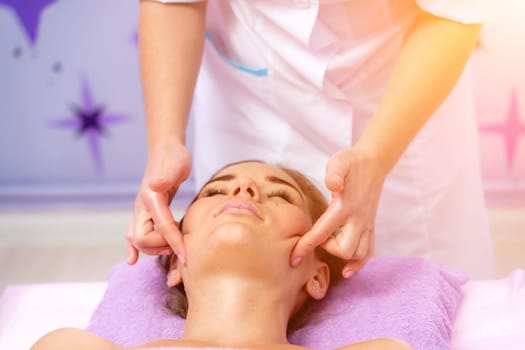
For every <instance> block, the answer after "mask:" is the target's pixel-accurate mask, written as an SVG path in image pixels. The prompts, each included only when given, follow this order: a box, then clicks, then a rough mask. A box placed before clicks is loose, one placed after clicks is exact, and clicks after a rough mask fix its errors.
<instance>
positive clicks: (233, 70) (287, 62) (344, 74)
mask: <svg viewBox="0 0 525 350" xmlns="http://www.w3.org/2000/svg"><path fill="white" fill-rule="evenodd" d="M168 2H173V1H169V0H168ZM490 2H491V1H490V0H489V1H485V0H478V1H472V0H418V1H417V2H416V1H413V0H347V1H334V0H326V1H323V0H321V1H314V0H311V1H309V0H304V1H303V0H295V1H291V0H290V1H286V0H250V1H246V0H230V1H225V0H212V1H209V2H208V12H207V28H206V29H207V42H206V45H205V53H204V57H203V62H202V67H201V72H200V75H199V81H198V84H197V88H196V94H195V100H194V106H193V113H194V117H195V120H194V122H195V125H194V126H195V135H194V137H195V139H194V140H195V148H194V171H195V173H194V174H195V176H196V184H197V186H200V185H202V184H203V182H204V181H206V180H207V179H208V178H209V176H210V175H211V174H212V173H213V172H214V171H216V170H217V169H218V168H220V167H222V166H223V165H225V164H227V163H230V162H234V161H239V160H244V159H261V160H266V161H269V162H272V163H278V164H283V165H286V166H289V167H293V168H296V169H298V170H301V171H303V172H304V173H305V174H307V175H309V176H310V177H312V178H313V179H314V181H315V182H317V184H318V185H320V187H322V188H324V175H325V166H326V163H327V160H328V158H329V157H330V156H331V155H332V154H333V153H335V152H336V151H338V150H340V149H344V148H349V147H351V146H352V144H354V143H355V142H356V141H357V140H358V139H359V137H360V135H361V133H362V132H363V130H364V128H365V127H366V125H367V122H368V120H369V119H370V117H371V116H372V113H373V112H374V111H375V109H376V107H377V106H378V104H379V102H380V100H381V98H382V95H383V92H384V89H385V86H386V82H387V79H388V77H389V75H390V73H391V71H392V68H393V65H394V62H395V60H396V58H397V56H398V54H399V52H400V50H401V48H402V46H403V43H404V41H405V39H406V37H407V35H408V31H409V29H410V27H411V25H412V24H413V23H414V20H415V17H416V14H417V12H418V11H419V8H421V9H423V10H425V11H428V12H431V13H433V14H435V15H439V16H443V17H447V18H450V19H453V20H457V21H461V22H464V23H476V22H482V21H483V20H484V18H485V16H486V14H487V12H488V11H489V10H490V9H489V7H490ZM478 158H479V155H478V141H477V129H476V122H475V116H474V105H473V96H472V88H471V80H470V70H469V68H468V66H467V69H465V71H464V73H463V75H462V76H461V78H460V79H459V82H458V83H457V85H456V87H455V88H454V90H453V91H452V93H451V94H450V95H449V97H448V98H447V100H446V101H445V102H444V103H443V105H442V106H441V107H440V108H439V109H438V110H437V111H436V113H435V115H434V116H433V117H432V118H431V119H430V120H429V121H428V123H427V124H426V125H425V126H424V127H423V129H422V130H421V131H420V132H419V134H418V135H417V136H416V138H415V139H414V140H413V141H412V143H411V145H410V146H409V147H408V149H407V151H406V152H405V153H404V154H403V156H402V158H401V159H400V161H399V162H398V163H397V165H396V166H395V167H394V169H393V170H392V171H391V173H390V174H389V176H388V178H387V180H386V181H385V184H384V189H383V192H382V196H381V200H380V205H379V209H378V213H377V219H376V247H375V253H376V254H377V255H419V256H424V257H427V258H430V259H432V260H434V261H437V262H440V263H443V264H447V265H451V266H454V267H457V268H461V269H463V270H465V271H467V272H469V273H470V274H471V277H473V278H490V277H492V274H493V256H492V248H491V242H490V235H489V229H488V222H487V215H486V209H485V203H484V198H483V192H482V184H481V179H480V169H479V163H478V162H479V161H478ZM325 191H326V189H325Z"/></svg>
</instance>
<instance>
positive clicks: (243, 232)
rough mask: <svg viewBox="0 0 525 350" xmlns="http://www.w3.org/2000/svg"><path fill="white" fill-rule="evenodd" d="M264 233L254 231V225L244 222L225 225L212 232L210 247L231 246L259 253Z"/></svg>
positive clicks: (209, 241)
mask: <svg viewBox="0 0 525 350" xmlns="http://www.w3.org/2000/svg"><path fill="white" fill-rule="evenodd" d="M262 236H263V235H262V233H260V232H257V231H256V230H254V229H253V225H250V224H249V223H245V222H242V221H238V222H228V223H223V224H221V225H220V226H218V227H217V228H216V229H215V230H213V231H212V233H211V235H210V236H209V238H208V244H209V245H217V246H220V247H222V248H227V247H228V246H231V247H233V248H236V249H240V250H248V251H253V250H255V251H257V250H258V249H259V248H260V245H261V243H263V242H262V241H261V238H263V237H262Z"/></svg>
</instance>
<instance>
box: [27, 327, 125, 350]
mask: <svg viewBox="0 0 525 350" xmlns="http://www.w3.org/2000/svg"><path fill="white" fill-rule="evenodd" d="M48 349H49V350H66V349H67V350H70V349H75V350H88V349H90V350H93V349H97V350H122V349H124V348H123V347H121V346H119V345H117V344H115V343H112V342H110V341H109V340H106V339H104V338H101V337H99V336H96V335H94V334H92V333H89V332H86V331H85V330H82V329H78V328H60V329H57V330H54V331H52V332H49V333H47V334H46V335H44V336H43V337H42V338H40V339H39V340H38V341H37V342H36V343H35V344H34V345H33V346H32V347H31V350H48Z"/></svg>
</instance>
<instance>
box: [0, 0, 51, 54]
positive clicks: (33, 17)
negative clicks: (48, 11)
mask: <svg viewBox="0 0 525 350" xmlns="http://www.w3.org/2000/svg"><path fill="white" fill-rule="evenodd" d="M54 2H56V0H0V5H2V4H3V5H5V6H8V7H11V8H12V9H13V11H15V13H16V16H17V17H18V20H19V21H20V24H21V25H22V27H23V28H24V30H25V32H26V34H27V36H28V37H29V40H30V41H31V45H34V44H35V42H36V36H37V32H38V26H39V23H40V16H41V14H42V11H43V10H44V9H45V8H46V7H48V6H49V5H51V4H52V3H54Z"/></svg>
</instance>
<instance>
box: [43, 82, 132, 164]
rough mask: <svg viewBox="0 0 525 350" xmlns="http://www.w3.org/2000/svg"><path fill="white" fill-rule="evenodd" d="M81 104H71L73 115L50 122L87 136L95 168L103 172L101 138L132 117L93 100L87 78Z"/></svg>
mask: <svg viewBox="0 0 525 350" xmlns="http://www.w3.org/2000/svg"><path fill="white" fill-rule="evenodd" d="M81 91H82V94H81V95H82V96H81V100H82V102H81V104H80V105H77V104H71V112H72V115H71V116H69V117H66V118H60V119H56V120H53V121H51V122H50V126H52V127H57V128H67V129H74V131H75V132H76V134H77V136H78V137H85V138H86V139H87V142H88V146H89V149H90V152H91V156H92V160H93V163H94V165H95V170H96V171H97V172H98V173H99V174H100V173H102V172H103V162H102V154H101V150H100V138H101V137H102V136H104V135H106V134H107V130H108V127H109V126H110V125H112V124H118V123H122V122H126V121H129V120H130V118H129V117H127V116H124V115H120V114H112V113H107V112H106V108H105V107H104V105H102V104H96V103H94V101H93V97H92V94H91V89H90V87H89V84H88V83H87V81H86V80H85V79H83V80H82V86H81Z"/></svg>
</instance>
